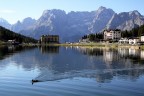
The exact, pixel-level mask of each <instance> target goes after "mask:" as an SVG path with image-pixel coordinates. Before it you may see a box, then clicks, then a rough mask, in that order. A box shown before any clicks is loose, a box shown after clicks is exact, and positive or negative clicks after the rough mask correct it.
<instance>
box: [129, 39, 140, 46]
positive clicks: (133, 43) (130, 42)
mask: <svg viewBox="0 0 144 96" xmlns="http://www.w3.org/2000/svg"><path fill="white" fill-rule="evenodd" d="M138 42H140V39H139V38H132V39H129V44H132V45H135V44H138Z"/></svg>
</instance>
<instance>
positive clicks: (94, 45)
mask: <svg viewBox="0 0 144 96" xmlns="http://www.w3.org/2000/svg"><path fill="white" fill-rule="evenodd" d="M19 45H20V46H26V47H31V46H63V47H75V46H79V47H86V48H133V49H144V45H130V44H118V43H71V44H66V43H61V44H19ZM0 46H9V45H8V44H5V43H2V44H0Z"/></svg>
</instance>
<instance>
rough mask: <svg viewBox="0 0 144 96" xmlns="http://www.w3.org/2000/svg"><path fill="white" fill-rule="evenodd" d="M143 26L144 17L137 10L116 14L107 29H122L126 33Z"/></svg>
mask: <svg viewBox="0 0 144 96" xmlns="http://www.w3.org/2000/svg"><path fill="white" fill-rule="evenodd" d="M141 25H144V16H142V15H141V14H140V13H139V12H138V11H136V10H135V11H131V12H122V13H120V14H116V13H115V14H114V15H113V16H112V18H111V20H110V21H109V23H108V24H107V29H121V30H123V31H124V30H131V29H132V28H135V27H138V26H141Z"/></svg>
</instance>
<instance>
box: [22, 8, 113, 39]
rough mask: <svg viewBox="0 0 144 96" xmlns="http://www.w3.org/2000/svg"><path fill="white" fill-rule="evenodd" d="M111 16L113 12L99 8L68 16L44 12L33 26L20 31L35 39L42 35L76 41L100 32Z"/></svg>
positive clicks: (55, 11)
mask: <svg viewBox="0 0 144 96" xmlns="http://www.w3.org/2000/svg"><path fill="white" fill-rule="evenodd" d="M113 14H114V11H113V10H111V9H106V8H105V7H100V8H99V9H98V10H97V11H92V12H86V11H85V12H74V11H72V12H70V13H68V14H66V13H65V11H62V10H56V9H54V10H46V11H44V12H43V14H42V16H41V17H40V18H39V19H38V20H37V22H36V23H35V26H33V27H32V28H31V29H29V30H23V31H21V34H24V35H29V36H33V37H35V38H37V39H38V38H40V36H41V35H43V34H44V35H45V34H57V35H60V37H61V38H62V41H72V40H78V39H79V38H80V37H81V36H83V35H85V34H89V33H95V32H99V31H102V29H104V28H105V26H106V24H107V23H108V21H109V20H110V19H111V17H112V16H113ZM26 33H29V34H26Z"/></svg>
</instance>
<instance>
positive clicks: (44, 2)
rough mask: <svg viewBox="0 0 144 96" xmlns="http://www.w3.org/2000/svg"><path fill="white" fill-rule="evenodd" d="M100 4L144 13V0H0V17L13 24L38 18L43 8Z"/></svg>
mask: <svg viewBox="0 0 144 96" xmlns="http://www.w3.org/2000/svg"><path fill="white" fill-rule="evenodd" d="M100 6H104V7H106V8H111V9H113V10H114V11H115V12H116V13H120V12H129V11H133V10H138V11H139V12H140V13H141V14H142V15H144V0H0V18H4V19H6V20H7V21H8V22H9V23H11V24H14V23H16V22H17V21H18V20H20V21H22V20H23V19H24V18H26V17H32V18H34V19H38V18H40V16H41V15H42V13H43V11H44V10H50V9H61V10H64V11H66V13H68V12H70V11H95V10H97V9H98V8H99V7H100Z"/></svg>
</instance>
